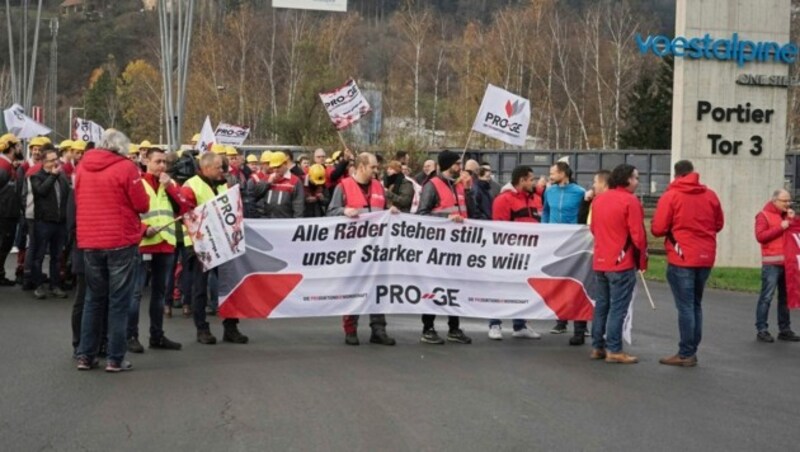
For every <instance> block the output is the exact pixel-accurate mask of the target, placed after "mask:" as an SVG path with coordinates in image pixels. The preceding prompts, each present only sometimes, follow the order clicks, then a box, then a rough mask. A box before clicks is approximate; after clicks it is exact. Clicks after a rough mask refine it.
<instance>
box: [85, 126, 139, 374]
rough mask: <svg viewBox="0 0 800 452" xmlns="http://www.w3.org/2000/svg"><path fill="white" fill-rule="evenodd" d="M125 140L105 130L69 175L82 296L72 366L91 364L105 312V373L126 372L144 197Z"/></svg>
mask: <svg viewBox="0 0 800 452" xmlns="http://www.w3.org/2000/svg"><path fill="white" fill-rule="evenodd" d="M129 144H130V140H128V137H126V136H125V134H123V133H122V132H120V131H118V130H115V129H108V130H106V131H105V132H104V133H103V137H102V139H101V141H100V144H99V145H98V146H97V148H95V149H92V150H91V151H89V152H87V153H86V155H85V156H84V157H83V160H81V164H80V166H78V170H77V172H76V176H75V205H76V208H77V211H76V221H77V238H78V248H80V249H82V250H84V264H85V266H86V285H87V288H88V291H87V292H88V295H87V298H86V302H85V304H84V308H83V317H82V319H81V339H80V344H79V345H78V352H77V355H78V356H77V358H78V370H89V369H91V368H92V366H93V364H94V362H95V357H96V356H97V352H98V346H99V342H98V339H99V336H100V331H101V325H102V323H103V322H102V315H103V313H104V312H106V311H107V312H108V360H107V363H106V372H120V371H123V370H129V369H131V368H132V367H133V366H132V365H131V363H130V362H128V361H125V360H124V358H125V351H126V349H127V346H126V341H125V339H126V337H125V332H126V328H127V323H128V307H129V305H130V302H131V297H132V296H133V289H134V284H135V281H134V275H135V268H136V267H135V265H136V262H137V261H138V255H139V242H140V241H141V240H142V237H143V235H144V232H145V228H143V226H142V223H141V220H140V219H139V215H140V214H143V213H146V212H147V211H148V209H149V207H150V200H149V198H148V196H147V193H146V192H145V188H144V186H143V185H142V178H141V175H140V174H139V169H138V168H137V167H136V165H135V164H134V163H133V162H131V161H130V160H128V158H127V155H128V145H129Z"/></svg>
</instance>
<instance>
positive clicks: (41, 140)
mask: <svg viewBox="0 0 800 452" xmlns="http://www.w3.org/2000/svg"><path fill="white" fill-rule="evenodd" d="M49 142H50V140H49V139H48V138H47V137H33V138H31V141H30V142H29V143H28V147H34V146H44V145H45V144H47V143H49Z"/></svg>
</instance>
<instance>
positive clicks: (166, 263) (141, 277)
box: [128, 253, 174, 339]
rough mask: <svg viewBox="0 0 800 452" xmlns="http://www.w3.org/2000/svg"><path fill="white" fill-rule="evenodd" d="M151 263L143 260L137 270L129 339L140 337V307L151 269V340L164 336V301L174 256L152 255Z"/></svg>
mask: <svg viewBox="0 0 800 452" xmlns="http://www.w3.org/2000/svg"><path fill="white" fill-rule="evenodd" d="M151 256H152V258H151V260H149V261H145V260H144V259H141V263H140V264H139V266H138V268H137V272H136V273H137V279H136V288H135V289H134V290H133V297H132V298H131V306H130V310H129V311H128V338H131V337H135V338H138V337H139V305H140V304H141V301H142V292H143V289H144V286H145V280H146V279H147V268H148V267H149V268H150V307H149V309H148V310H149V313H150V339H159V338H161V337H162V336H164V299H165V298H166V296H167V278H169V273H170V271H171V269H172V263H173V259H174V255H173V254H163V253H157V254H152V255H151Z"/></svg>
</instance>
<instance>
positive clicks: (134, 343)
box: [128, 337, 144, 353]
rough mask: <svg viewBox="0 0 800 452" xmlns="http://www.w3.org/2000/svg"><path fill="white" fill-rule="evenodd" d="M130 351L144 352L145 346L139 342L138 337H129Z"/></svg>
mask: <svg viewBox="0 0 800 452" xmlns="http://www.w3.org/2000/svg"><path fill="white" fill-rule="evenodd" d="M128 351H129V352H130V353H144V347H142V344H141V343H139V338H138V337H132V338H130V339H128Z"/></svg>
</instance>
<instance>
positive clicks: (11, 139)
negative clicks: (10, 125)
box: [0, 133, 19, 144]
mask: <svg viewBox="0 0 800 452" xmlns="http://www.w3.org/2000/svg"><path fill="white" fill-rule="evenodd" d="M0 143H13V144H17V143H19V138H17V136H16V135H14V134H13V133H7V134H5V135H3V136H1V137H0Z"/></svg>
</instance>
